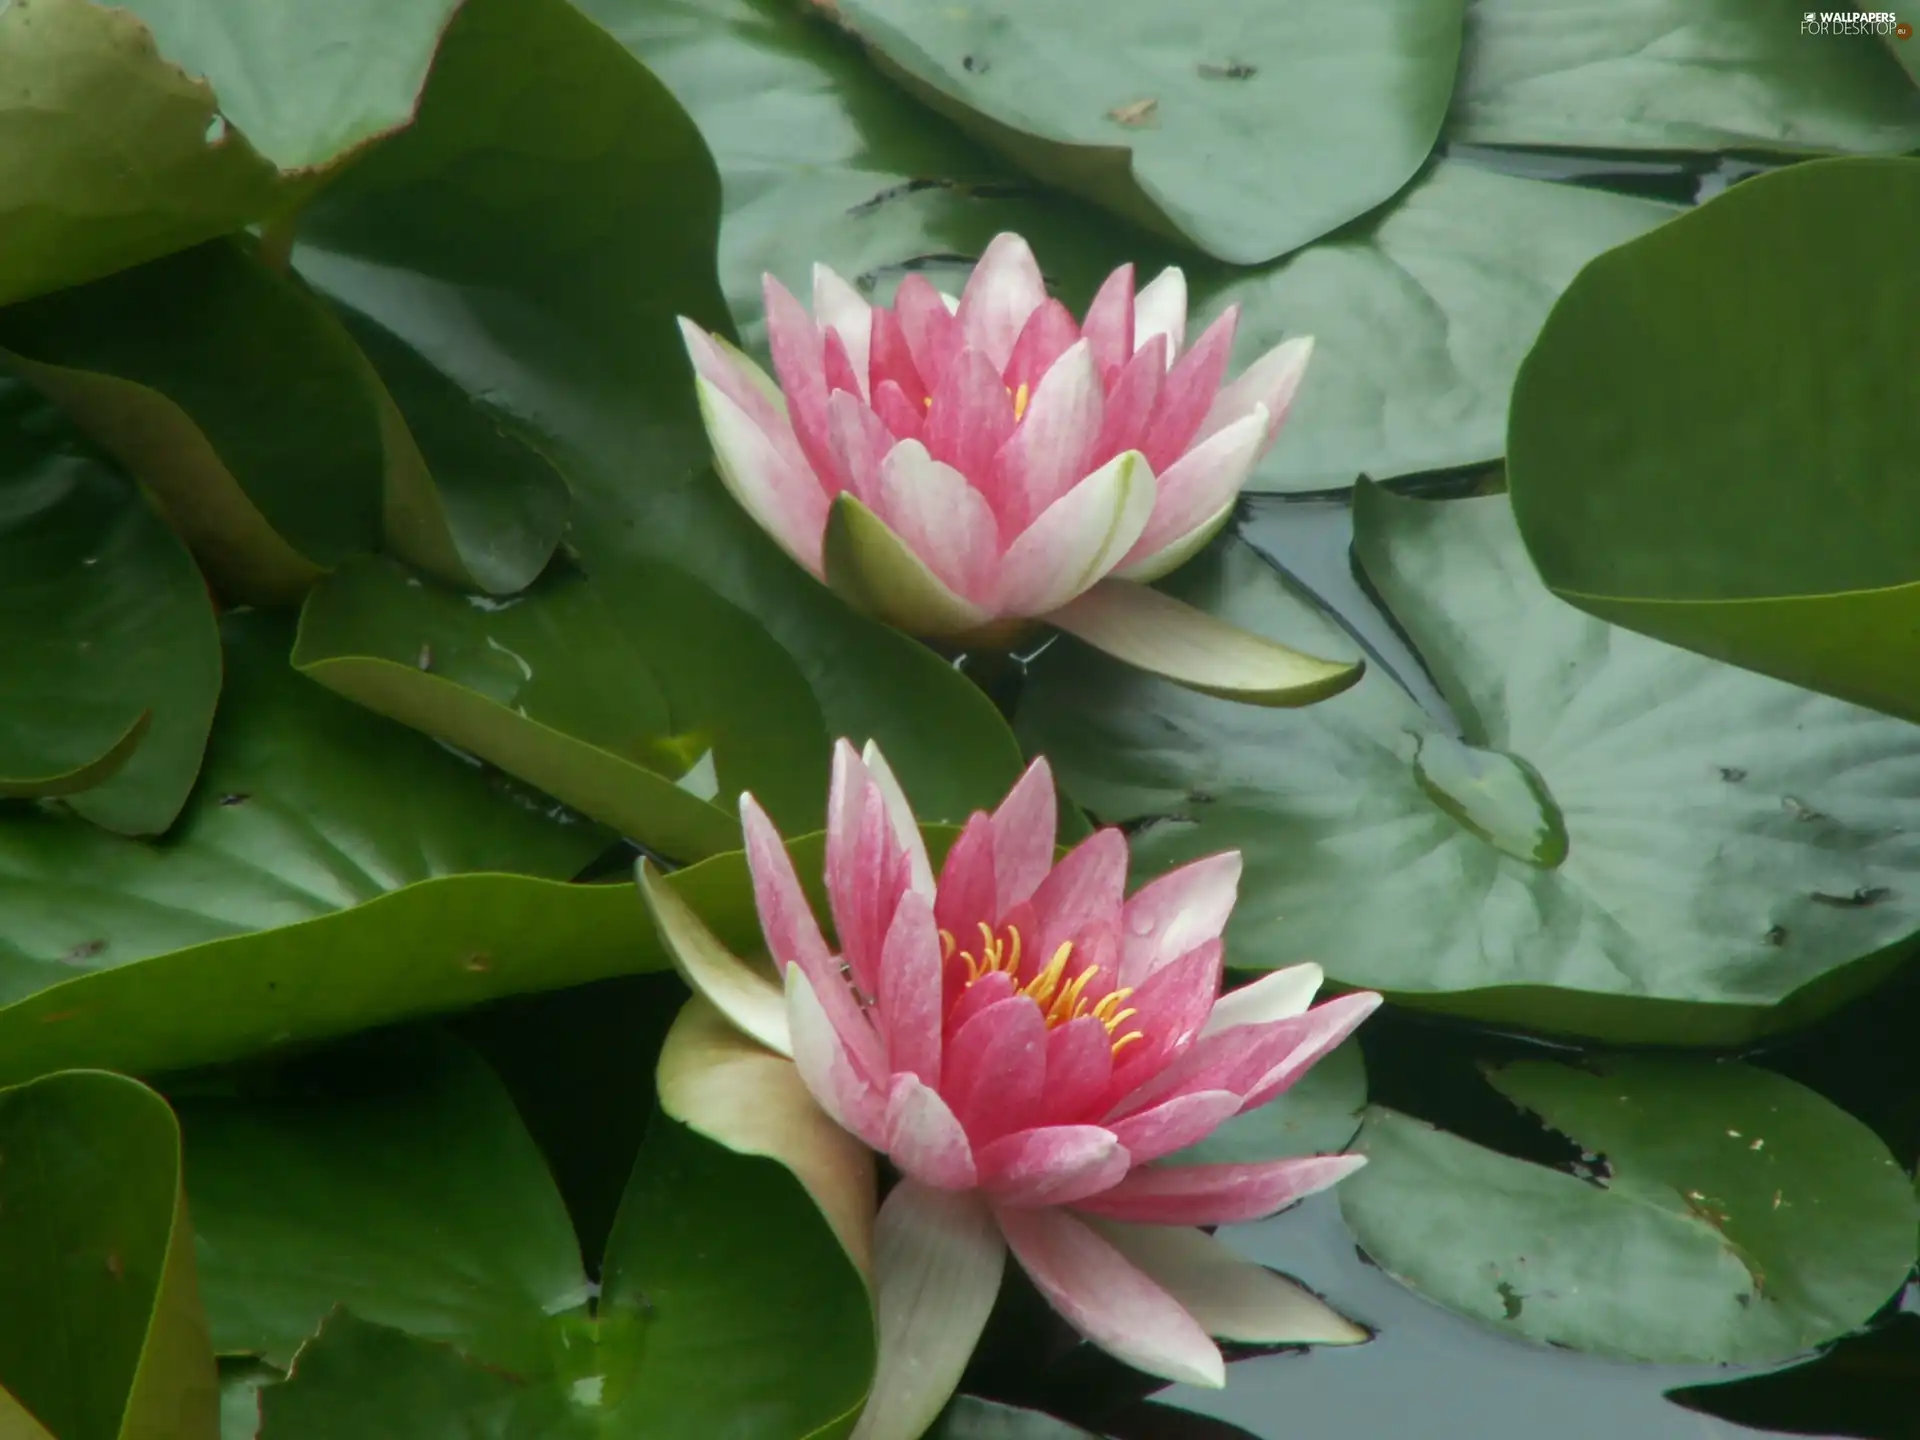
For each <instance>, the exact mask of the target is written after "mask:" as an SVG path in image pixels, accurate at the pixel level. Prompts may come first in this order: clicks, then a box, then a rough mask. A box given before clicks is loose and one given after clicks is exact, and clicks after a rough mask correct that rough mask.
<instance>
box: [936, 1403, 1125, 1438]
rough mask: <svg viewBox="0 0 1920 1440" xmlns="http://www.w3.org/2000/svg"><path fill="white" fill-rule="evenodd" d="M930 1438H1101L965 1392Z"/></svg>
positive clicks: (1077, 1427)
mask: <svg viewBox="0 0 1920 1440" xmlns="http://www.w3.org/2000/svg"><path fill="white" fill-rule="evenodd" d="M927 1440H1097V1437H1096V1436H1095V1435H1094V1433H1093V1432H1092V1431H1091V1430H1082V1429H1081V1428H1080V1427H1079V1426H1078V1425H1069V1424H1068V1423H1067V1422H1066V1421H1064V1420H1056V1419H1055V1418H1054V1417H1053V1416H1051V1415H1047V1414H1043V1413H1042V1412H1041V1411H1038V1410H1023V1409H1021V1408H1020V1407H1019V1406H1017V1405H1002V1404H1001V1403H1000V1402H999V1401H997V1400H982V1399H981V1398H980V1397H979V1396H977V1395H961V1396H958V1397H956V1398H955V1400H954V1402H953V1403H952V1404H951V1405H949V1406H948V1407H947V1408H946V1409H945V1410H944V1411H942V1412H941V1415H940V1418H939V1420H937V1421H936V1422H934V1427H933V1429H931V1430H929V1431H928V1432H927Z"/></svg>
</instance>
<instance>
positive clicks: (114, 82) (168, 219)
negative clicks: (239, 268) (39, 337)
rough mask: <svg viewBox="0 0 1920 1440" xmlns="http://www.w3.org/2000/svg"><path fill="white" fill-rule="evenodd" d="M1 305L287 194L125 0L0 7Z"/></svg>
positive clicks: (175, 244) (243, 218)
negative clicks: (118, 4)
mask: <svg viewBox="0 0 1920 1440" xmlns="http://www.w3.org/2000/svg"><path fill="white" fill-rule="evenodd" d="M0 156H4V157H5V159H4V161H0V237H4V238H3V239H0V303H4V302H10V301H14V300H19V299H23V298H25V297H27V296H32V295H39V294H43V293H45V292H46V291H49V290H58V289H60V288H61V287H62V286H66V285H77V284H79V283H80V282H81V281H84V280H91V279H93V278H94V277H95V276H98V275H104V274H107V273H108V272H110V271H114V270H120V269H124V268H125V267H126V266H129V265H137V264H140V263H141V262H142V261H145V260H151V259H153V258H154V257H155V256H158V255H164V254H166V253H167V252H169V251H172V250H178V249H181V248H183V247H185V246H188V245H197V244H199V243H200V242H201V241H203V240H210V239H212V238H213V237H214V236H216V235H223V234H226V233H227V232H228V231H231V230H235V229H238V228H239V227H240V226H242V225H244V224H246V223H247V222H248V221H250V220H255V219H258V218H260V217H261V216H263V215H266V214H268V213H270V212H271V211H273V210H274V209H275V208H276V207H277V206H278V205H280V204H282V203H284V202H283V199H282V196H281V194H280V177H279V175H278V173H277V172H276V171H275V170H274V168H273V166H272V165H270V164H269V163H267V162H266V161H265V160H263V159H261V157H260V155H259V153H258V152H256V151H255V150H254V149H253V148H252V147H251V146H250V145H248V144H247V142H246V141H245V140H244V139H242V138H241V137H240V136H239V135H237V134H235V133H234V132H233V131H232V130H231V129H230V128H229V127H228V126H227V124H226V122H225V121H224V120H222V119H221V118H220V114H219V102H218V101H217V100H216V99H215V98H214V95H213V92H212V91H211V90H210V89H209V88H208V87H207V86H206V85H205V84H203V83H200V82H198V81H194V80H191V79H189V78H188V77H187V76H186V75H185V74H183V73H182V72H181V71H180V69H179V68H178V67H177V66H174V65H172V64H169V63H168V62H167V61H166V60H164V59H162V58H161V57H160V55H159V53H158V52H157V51H156V49H155V47H154V42H153V36H152V35H151V33H149V31H148V30H147V29H146V27H145V26H143V25H142V24H141V23H140V21H139V20H138V19H136V18H135V17H134V16H133V15H131V14H129V13H128V12H127V11H126V10H125V9H120V8H109V7H107V6H105V5H96V4H93V3H91V0H24V3H23V0H14V3H13V4H11V5H8V6H6V7H5V8H4V9H0Z"/></svg>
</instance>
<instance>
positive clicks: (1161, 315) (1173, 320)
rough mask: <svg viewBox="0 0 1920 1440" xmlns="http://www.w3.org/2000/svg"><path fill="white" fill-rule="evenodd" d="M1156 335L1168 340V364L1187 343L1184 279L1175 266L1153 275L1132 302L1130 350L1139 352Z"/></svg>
mask: <svg viewBox="0 0 1920 1440" xmlns="http://www.w3.org/2000/svg"><path fill="white" fill-rule="evenodd" d="M1156 335H1164V336H1166V337H1167V363H1168V364H1169V365H1171V364H1172V363H1173V362H1174V360H1175V359H1176V358H1178V356H1179V354H1180V347H1181V346H1182V345H1184V344H1186V343H1187V277H1186V275H1185V274H1184V273H1183V272H1182V271H1181V269H1180V267H1179V266H1177V265H1169V266H1168V267H1167V268H1166V269H1164V270H1162V271H1161V272H1160V273H1159V274H1158V275H1156V276H1154V277H1153V279H1152V280H1150V281H1149V282H1148V283H1147V286H1146V288H1145V289H1144V290H1142V291H1141V292H1140V294H1139V296H1138V298H1136V299H1135V300H1134V302H1133V348H1134V349H1135V350H1136V351H1138V350H1139V349H1140V348H1141V347H1143V346H1144V345H1145V344H1146V343H1147V342H1148V341H1149V340H1151V339H1152V338H1153V337H1154V336H1156Z"/></svg>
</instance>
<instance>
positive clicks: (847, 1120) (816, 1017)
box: [787, 965, 887, 1150]
mask: <svg viewBox="0 0 1920 1440" xmlns="http://www.w3.org/2000/svg"><path fill="white" fill-rule="evenodd" d="M841 988H842V989H844V988H845V987H844V986H843V987H841ZM787 1028H788V1030H789V1031H790V1032H791V1034H792V1036H793V1063H794V1064H795V1066H797V1067H798V1068H799V1071H800V1078H801V1079H802V1080H803V1081H805V1082H806V1086H807V1089H808V1090H809V1091H811V1092H812V1094H813V1098H814V1099H815V1100H818V1101H819V1102H820V1108H821V1109H822V1110H824V1111H826V1112H827V1114H828V1115H830V1116H832V1117H833V1120H834V1123H835V1124H837V1125H838V1126H840V1128H841V1129H843V1130H850V1131H852V1132H853V1133H854V1134H855V1135H858V1136H859V1137H860V1138H861V1139H862V1140H864V1141H866V1142H867V1144H869V1145H871V1146H872V1147H873V1148H874V1149H876V1150H883V1149H885V1148H886V1143H885V1142H886V1139H887V1126H886V1118H887V1103H886V1099H885V1096H884V1095H883V1093H882V1092H881V1091H880V1090H879V1089H878V1088H877V1087H876V1086H875V1085H874V1084H873V1083H872V1082H870V1081H869V1080H867V1079H866V1078H865V1077H864V1076H863V1075H861V1074H860V1072H859V1070H858V1068H857V1067H856V1066H855V1065H854V1062H853V1060H852V1058H851V1056H849V1054H848V1053H847V1048H846V1046H845V1045H844V1044H843V1043H842V1040H841V1037H840V1035H839V1034H838V1033H837V1032H836V1029H835V1026H834V1024H833V1022H832V1021H831V1020H829V1019H828V1018H827V1012H826V1011H825V1010H824V1009H823V1008H822V1007H821V1004H820V999H819V997H818V996H817V995H815V993H814V989H813V986H812V985H811V984H810V983H809V982H808V980H807V974H806V971H805V970H803V969H801V967H800V966H798V965H789V966H788V967H787Z"/></svg>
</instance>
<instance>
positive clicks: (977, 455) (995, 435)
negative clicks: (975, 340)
mask: <svg viewBox="0 0 1920 1440" xmlns="http://www.w3.org/2000/svg"><path fill="white" fill-rule="evenodd" d="M1012 433H1013V402H1012V401H1011V400H1010V399H1008V398H1007V388H1006V386H1004V385H1002V384H1001V383H1000V372H999V371H998V370H997V369H995V368H994V366H993V364H992V363H991V362H990V361H989V360H988V359H987V357H986V356H985V355H982V354H981V353H980V352H979V351H978V350H975V349H973V348H972V347H971V346H969V347H968V348H966V349H964V350H962V351H961V352H960V353H959V354H958V355H956V356H955V357H954V360H953V363H952V364H951V365H949V366H948V367H947V373H946V375H945V376H943V377H942V379H941V381H940V386H939V388H938V389H936V390H935V391H934V392H933V406H932V408H931V409H929V410H928V411H927V430H926V445H927V453H928V454H930V455H932V456H933V458H934V459H936V460H939V461H942V462H943V463H945V464H948V465H951V466H953V467H954V469H956V470H957V471H959V472H960V473H961V474H962V475H964V476H966V477H967V478H968V479H969V480H970V481H971V482H972V483H973V485H975V486H977V487H979V488H980V489H982V490H984V489H985V488H986V486H987V485H988V484H990V483H991V481H992V479H993V457H994V455H995V454H997V453H998V452H999V449H1000V447H1001V446H1002V445H1004V444H1005V443H1006V440H1007V437H1008V436H1009V435H1011V434H1012Z"/></svg>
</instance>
